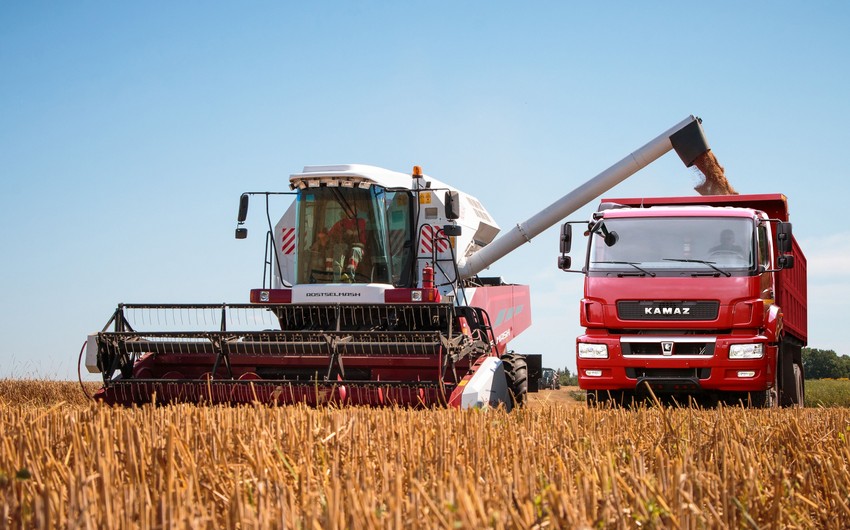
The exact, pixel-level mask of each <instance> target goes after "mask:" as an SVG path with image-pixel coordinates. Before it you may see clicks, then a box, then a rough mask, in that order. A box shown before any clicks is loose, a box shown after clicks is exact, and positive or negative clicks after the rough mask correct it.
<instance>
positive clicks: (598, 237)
mask: <svg viewBox="0 0 850 530" xmlns="http://www.w3.org/2000/svg"><path fill="white" fill-rule="evenodd" d="M602 222H603V223H604V224H605V226H604V231H603V230H602V229H601V227H597V229H596V230H594V232H593V235H592V236H591V240H590V257H589V263H588V271H592V272H606V273H608V272H617V273H620V274H622V275H641V276H644V275H646V276H655V275H656V274H662V275H663V274H664V273H666V272H669V273H671V274H679V273H682V272H686V273H690V274H695V275H702V274H706V275H718V276H719V275H723V276H728V275H730V274H735V273H738V275H740V273H741V272H742V271H743V272H746V271H749V270H750V269H752V268H753V267H754V263H755V259H754V255H755V253H754V248H755V247H754V245H753V230H754V228H753V227H754V224H753V221H752V220H751V219H748V218H732V217H663V218H662V217H642V218H630V219H627V218H614V219H605V220H603V221H602ZM604 232H607V233H609V234H610V233H612V232H613V233H615V234H616V237H609V238H608V243H607V244H606V241H605V237H604ZM612 243H613V244H612Z"/></svg>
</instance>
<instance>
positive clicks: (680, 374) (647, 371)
mask: <svg viewBox="0 0 850 530" xmlns="http://www.w3.org/2000/svg"><path fill="white" fill-rule="evenodd" d="M626 377H628V378H629V379H638V378H643V377H645V378H648V379H655V378H657V379H693V378H696V379H708V378H709V377H711V368H626Z"/></svg>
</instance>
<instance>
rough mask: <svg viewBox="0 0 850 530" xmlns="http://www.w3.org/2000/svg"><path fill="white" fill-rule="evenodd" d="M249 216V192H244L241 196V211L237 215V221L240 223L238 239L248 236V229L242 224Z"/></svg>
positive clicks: (237, 231) (237, 229)
mask: <svg viewBox="0 0 850 530" xmlns="http://www.w3.org/2000/svg"><path fill="white" fill-rule="evenodd" d="M247 218H248V194H247V193H243V194H242V196H241V197H239V213H238V214H237V215H236V222H237V223H238V225H237V227H236V239H245V238H246V237H248V229H247V228H244V227H243V226H241V225H242V224H243V223H244V222H245V219H247Z"/></svg>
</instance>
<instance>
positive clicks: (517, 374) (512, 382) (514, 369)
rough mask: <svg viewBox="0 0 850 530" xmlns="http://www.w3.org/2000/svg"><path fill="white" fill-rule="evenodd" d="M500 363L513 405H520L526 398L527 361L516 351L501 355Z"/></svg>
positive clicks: (523, 403)
mask: <svg viewBox="0 0 850 530" xmlns="http://www.w3.org/2000/svg"><path fill="white" fill-rule="evenodd" d="M502 363H503V367H504V369H505V378H506V379H507V381H508V390H509V391H510V393H511V397H512V398H513V401H514V406H515V407H522V406H523V405H525V403H526V401H527V400H528V363H526V361H525V357H524V356H523V355H519V354H516V353H506V354H505V355H502Z"/></svg>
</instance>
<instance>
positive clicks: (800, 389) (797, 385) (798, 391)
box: [792, 362, 806, 408]
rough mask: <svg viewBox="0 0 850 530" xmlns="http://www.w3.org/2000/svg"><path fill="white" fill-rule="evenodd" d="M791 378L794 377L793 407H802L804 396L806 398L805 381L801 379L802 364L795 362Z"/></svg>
mask: <svg viewBox="0 0 850 530" xmlns="http://www.w3.org/2000/svg"><path fill="white" fill-rule="evenodd" d="M792 370H793V377H794V387H793V392H792V398H793V400H794V404H793V405H792V406H794V407H801V408H802V407H803V406H805V396H806V381H805V378H804V377H803V365H802V363H797V362H795V363H794V365H793V367H792Z"/></svg>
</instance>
